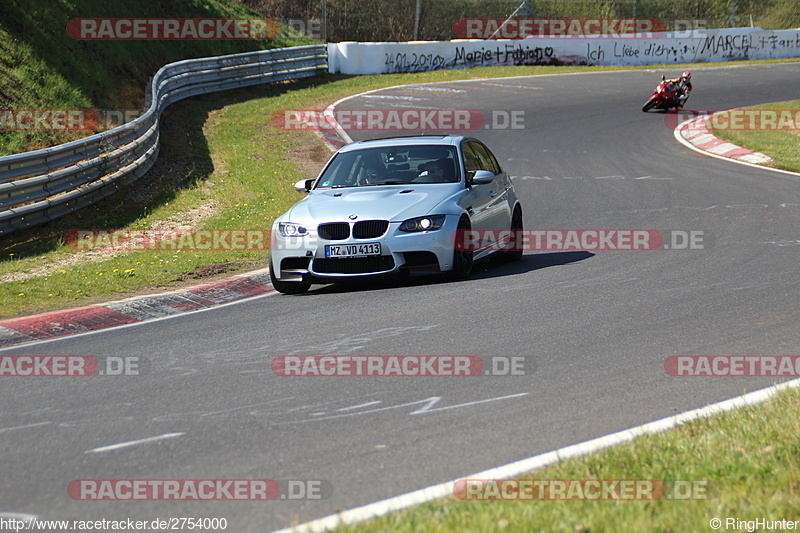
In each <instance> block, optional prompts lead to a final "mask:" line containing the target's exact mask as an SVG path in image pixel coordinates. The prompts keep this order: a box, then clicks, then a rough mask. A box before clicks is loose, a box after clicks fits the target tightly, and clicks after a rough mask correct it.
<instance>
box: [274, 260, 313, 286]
mask: <svg viewBox="0 0 800 533" xmlns="http://www.w3.org/2000/svg"><path fill="white" fill-rule="evenodd" d="M269 279H270V281H271V282H272V286H273V287H275V290H276V291H278V292H281V293H283V294H303V293H304V292H308V289H309V288H311V282H310V281H308V280H307V279H306V278H305V276H304V277H303V281H281V280H279V279H278V278H276V277H275V267H274V266H273V265H272V261H270V262H269Z"/></svg>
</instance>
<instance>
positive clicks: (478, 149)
mask: <svg viewBox="0 0 800 533" xmlns="http://www.w3.org/2000/svg"><path fill="white" fill-rule="evenodd" d="M469 146H470V147H471V148H472V151H473V152H474V153H475V155H476V156H477V158H478V160H479V164H480V169H479V170H488V171H489V172H491V173H492V174H495V175H496V174H499V173H500V165H498V164H497V159H495V157H494V155H492V153H491V152H489V149H488V148H486V147H485V146H484V145H482V144H481V143H477V142H470V143H469Z"/></svg>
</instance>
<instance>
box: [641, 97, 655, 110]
mask: <svg viewBox="0 0 800 533" xmlns="http://www.w3.org/2000/svg"><path fill="white" fill-rule="evenodd" d="M655 105H656V101H655V99H653V98H651V99H650V100H648V101H646V102H645V103H644V105H643V106H642V111H644V112H645V113H647V112H648V111H650V110H651V109H653V106H655Z"/></svg>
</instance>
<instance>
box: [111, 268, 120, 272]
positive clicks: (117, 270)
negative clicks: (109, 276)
mask: <svg viewBox="0 0 800 533" xmlns="http://www.w3.org/2000/svg"><path fill="white" fill-rule="evenodd" d="M111 272H119V269H118V268H115V269H114V270H112V271H111Z"/></svg>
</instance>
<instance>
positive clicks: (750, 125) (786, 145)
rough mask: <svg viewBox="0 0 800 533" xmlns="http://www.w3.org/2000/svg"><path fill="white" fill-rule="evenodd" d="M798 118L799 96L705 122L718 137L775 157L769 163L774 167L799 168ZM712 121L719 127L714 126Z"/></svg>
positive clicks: (795, 170)
mask: <svg viewBox="0 0 800 533" xmlns="http://www.w3.org/2000/svg"><path fill="white" fill-rule="evenodd" d="M750 111H753V112H752V113H750ZM756 111H759V112H758V113H756ZM773 112H774V113H773ZM751 119H752V120H751ZM798 119H800V100H793V101H789V102H774V103H770V104H762V105H757V106H752V107H746V108H744V109H743V110H739V111H734V112H727V113H720V114H718V115H715V116H714V117H713V118H712V119H710V120H709V121H708V122H707V126H708V128H709V130H710V131H711V133H713V134H714V135H716V136H717V137H719V138H720V139H723V140H725V141H728V142H731V143H733V144H735V145H737V146H742V147H744V148H749V149H751V150H755V151H756V152H761V153H763V154H766V155H768V156H770V157H771V158H772V159H773V160H774V161H773V163H772V165H771V166H774V167H775V168H780V169H783V170H791V171H793V172H800V120H798ZM715 125H717V126H720V127H716V128H715V127H714V126H715Z"/></svg>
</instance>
